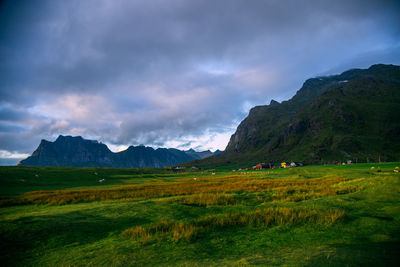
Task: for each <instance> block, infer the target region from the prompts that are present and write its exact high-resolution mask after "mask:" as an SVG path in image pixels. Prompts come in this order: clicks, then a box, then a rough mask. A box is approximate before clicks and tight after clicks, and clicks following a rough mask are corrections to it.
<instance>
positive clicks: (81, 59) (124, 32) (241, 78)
mask: <svg viewBox="0 0 400 267" xmlns="http://www.w3.org/2000/svg"><path fill="white" fill-rule="evenodd" d="M398 14H400V5H399V4H398V1H361V0H360V1H273V0H272V1H239V0H237V1H231V0H224V1H183V0H179V1H178V0H176V1H162V0H155V1H124V0H121V1H89V0H88V1H5V2H4V3H3V4H2V5H1V6H0V25H2V27H1V28H0V121H3V122H2V124H1V125H0V150H7V151H14V152H21V153H27V152H31V150H32V149H33V148H34V146H35V145H36V144H37V143H38V142H39V140H40V139H42V138H52V137H54V136H55V135H57V134H73V135H78V134H80V135H83V136H85V137H90V138H97V139H100V140H101V141H103V142H107V143H112V144H115V145H121V144H140V143H143V144H146V145H160V146H162V145H168V144H176V146H182V145H183V144H184V143H186V144H190V145H193V146H198V145H201V144H200V143H201V142H203V143H204V145H202V147H203V148H206V147H207V143H212V141H211V139H212V138H216V137H215V136H216V135H218V133H226V134H227V136H228V135H229V134H230V133H232V125H233V126H235V125H236V124H237V123H238V122H239V121H240V119H242V118H243V117H244V116H245V115H246V112H247V111H248V108H249V107H251V106H252V105H255V104H265V103H267V102H268V101H269V100H270V99H271V98H274V99H277V100H285V99H287V98H290V97H291V96H292V95H293V94H294V92H295V91H296V90H297V89H299V88H300V86H301V83H302V82H303V81H304V80H305V79H306V78H309V77H311V76H315V75H318V74H321V73H328V74H332V73H334V72H340V71H344V70H346V69H347V68H353V67H368V66H369V65H371V64H374V63H393V64H398V63H400V55H399V52H398V51H399V48H400V38H399V36H400V20H399V15H398ZM205 135H209V136H210V139H207V138H206V137H204V136H205ZM199 140H200V141H199ZM174 142H175V143H174ZM196 142H197V143H196ZM199 142H200V143H199ZM214 142H216V141H215V140H214ZM210 146H212V145H210ZM214 146H215V144H214ZM219 148H221V145H220V147H219Z"/></svg>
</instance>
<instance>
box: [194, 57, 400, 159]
mask: <svg viewBox="0 0 400 267" xmlns="http://www.w3.org/2000/svg"><path fill="white" fill-rule="evenodd" d="M347 160H352V161H353V162H369V161H375V162H376V161H400V66H395V65H383V64H377V65H372V66H371V67H370V68H368V69H352V70H349V71H346V72H343V73H342V74H340V75H332V76H325V77H316V78H312V79H308V80H307V81H306V82H305V83H304V84H303V86H302V87H301V89H300V90H298V91H297V93H296V94H295V95H294V96H293V97H292V98H291V99H290V100H288V101H283V102H282V103H278V102H277V101H274V100H272V101H271V102H270V104H269V105H263V106H256V107H254V108H252V109H251V110H250V112H249V114H248V116H247V118H245V119H244V120H243V121H242V122H241V123H240V125H239V126H238V127H237V130H236V132H235V133H234V134H233V135H232V137H231V138H230V141H229V143H228V145H227V147H226V149H225V151H224V152H222V153H220V154H219V155H216V156H212V157H209V158H207V159H203V160H201V161H196V162H194V163H191V164H196V165H199V166H216V165H219V166H220V165H237V164H255V163H258V162H275V163H279V162H281V161H298V162H303V163H308V164H325V163H332V162H333V161H347Z"/></svg>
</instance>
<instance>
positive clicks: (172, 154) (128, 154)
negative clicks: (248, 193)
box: [18, 135, 220, 168]
mask: <svg viewBox="0 0 400 267" xmlns="http://www.w3.org/2000/svg"><path fill="white" fill-rule="evenodd" d="M219 152H220V151H219V150H217V151H215V152H214V153H213V152H211V151H209V150H207V151H202V152H196V151H195V150H193V149H190V150H187V151H182V150H178V149H174V148H168V149H167V148H157V149H153V148H152V147H146V146H142V145H141V146H130V147H128V149H126V150H124V151H121V152H117V153H114V152H112V151H111V150H110V149H109V148H108V147H107V146H106V145H105V144H103V143H100V142H98V141H95V140H86V139H84V138H82V137H81V136H76V137H72V136H63V135H60V136H59V137H58V138H57V139H56V140H55V141H54V142H50V141H47V140H42V141H41V142H40V145H39V147H38V148H37V149H36V150H35V151H34V152H33V153H32V155H31V156H30V157H28V158H26V159H24V160H22V161H20V162H19V163H18V165H19V166H58V167H113V168H145V167H153V168H162V167H165V166H172V165H176V164H180V163H184V162H188V161H192V160H198V159H204V158H206V157H209V156H212V155H215V154H218V153H219Z"/></svg>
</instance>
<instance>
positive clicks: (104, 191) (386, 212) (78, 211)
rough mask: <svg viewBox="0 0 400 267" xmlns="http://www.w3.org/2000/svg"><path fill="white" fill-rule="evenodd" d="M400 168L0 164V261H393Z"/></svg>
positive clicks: (398, 244) (399, 227)
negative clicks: (233, 169) (175, 168)
mask: <svg viewBox="0 0 400 267" xmlns="http://www.w3.org/2000/svg"><path fill="white" fill-rule="evenodd" d="M398 165H399V164H396V163H388V164H357V165H355V164H354V165H348V166H310V167H302V168H291V169H274V170H262V171H243V172H230V171H226V170H218V169H216V170H212V171H207V170H193V171H192V170H191V171H179V172H177V171H172V170H157V169H154V170H151V169H90V168H89V169H71V168H25V167H2V168H0V184H1V185H2V186H1V189H0V193H1V195H0V205H1V208H0V260H1V262H2V264H4V265H6V266H7V265H8V266H14V265H21V266H30V265H35V266H38V265H40V266H54V265H96V266H110V265H113V266H146V265H148V266H154V265H169V266H171V265H172V266H181V265H194V266H210V265H216V266H221V265H222V266H223V265H228V266H242V265H257V264H261V265H291V266H307V265H310V266H315V265H319V266H320V265H335V266H336V265H348V266H359V265H383V264H386V265H396V264H397V263H398V262H399V256H398V250H399V249H400V238H399V236H398V233H399V232H400V223H399V222H400V209H399V205H398V203H399V201H400V176H399V175H400V174H399V173H398V172H396V170H398V168H396V167H397V166H398ZM213 173H215V174H213ZM99 181H101V182H99Z"/></svg>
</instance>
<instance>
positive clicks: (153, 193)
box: [0, 177, 356, 206]
mask: <svg viewBox="0 0 400 267" xmlns="http://www.w3.org/2000/svg"><path fill="white" fill-rule="evenodd" d="M228 180H229V179H228ZM344 181H346V179H344V178H342V177H332V178H314V179H296V180H294V179H281V180H272V179H261V180H254V181H253V180H248V178H246V179H245V180H241V179H238V180H235V181H234V182H232V181H231V182H230V183H227V182H222V181H213V182H202V181H199V182H186V183H182V182H179V183H164V184H155V185H134V186H121V187H115V188H106V189H83V190H54V191H33V192H28V193H24V194H22V195H21V196H20V197H19V198H14V199H7V200H3V201H0V205H3V206H4V205H19V204H50V205H59V204H70V203H77V202H91V201H105V200H132V199H142V198H154V197H165V196H176V195H192V196H191V197H189V198H187V199H186V200H185V201H187V204H190V203H191V204H198V205H208V204H212V203H217V204H231V203H232V201H233V199H232V197H231V196H230V195H229V193H233V192H258V191H271V192H273V194H274V195H275V198H276V199H285V198H286V199H287V200H296V199H297V200H298V199H301V198H302V196H301V195H304V197H303V199H307V198H310V197H318V196H328V195H335V194H342V193H344V192H352V190H353V191H354V190H356V188H355V187H351V188H352V189H349V188H350V187H349V186H346V187H344V186H338V184H339V183H341V182H344ZM290 192H298V193H297V194H296V197H294V196H290ZM307 192H311V193H307ZM211 193H214V194H216V195H212V194H211ZM300 193H301V194H300ZM303 193H307V194H308V195H307V194H303ZM207 198H209V199H207Z"/></svg>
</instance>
